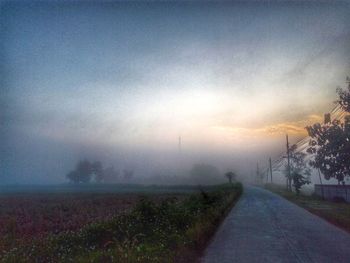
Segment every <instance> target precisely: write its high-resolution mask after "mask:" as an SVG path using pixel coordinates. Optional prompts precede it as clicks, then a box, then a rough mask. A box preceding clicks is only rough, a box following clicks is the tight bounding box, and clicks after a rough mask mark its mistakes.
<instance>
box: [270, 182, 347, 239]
mask: <svg viewBox="0 0 350 263" xmlns="http://www.w3.org/2000/svg"><path fill="white" fill-rule="evenodd" d="M265 187H266V188H267V189H269V190H270V191H272V192H274V193H277V194H279V195H281V196H282V197H284V198H285V199H288V200H289V201H291V202H293V203H295V204H296V205H298V206H300V207H302V208H304V209H306V210H308V211H309V212H311V213H313V214H315V215H317V216H319V217H321V218H323V219H325V220H327V221H328V222H330V223H332V224H334V225H336V226H338V227H340V228H342V229H344V230H346V231H348V232H349V233H350V206H349V204H346V203H335V202H330V201H325V200H322V199H321V198H320V197H318V196H315V195H311V196H306V195H303V194H300V195H295V194H293V193H291V192H290V191H286V190H285V188H284V187H282V186H277V185H274V184H267V185H266V186H265Z"/></svg>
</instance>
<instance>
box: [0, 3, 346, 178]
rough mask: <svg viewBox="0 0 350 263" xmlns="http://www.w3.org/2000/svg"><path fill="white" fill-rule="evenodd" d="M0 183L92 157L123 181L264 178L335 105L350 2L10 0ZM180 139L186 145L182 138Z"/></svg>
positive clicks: (2, 18)
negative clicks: (199, 170)
mask: <svg viewBox="0 0 350 263" xmlns="http://www.w3.org/2000/svg"><path fill="white" fill-rule="evenodd" d="M0 23H1V28H0V30H1V31H0V37H1V46H0V52H1V53H0V58H1V59H0V75H1V79H0V81H1V83H0V84H1V85H0V87H1V90H0V91H1V97H0V102H1V103H0V105H1V106H0V107H1V108H0V122H1V123H0V124H1V126H0V132H1V142H0V157H1V164H0V184H61V183H67V182H68V179H67V177H66V175H67V174H68V172H70V171H71V170H73V169H74V168H75V166H76V164H77V163H78V162H79V161H81V160H85V159H86V160H89V161H91V162H94V161H100V162H101V163H102V165H103V167H110V166H113V167H114V168H115V169H116V170H117V171H118V172H119V174H122V173H123V171H124V170H132V171H133V177H132V179H130V180H129V181H127V182H125V183H142V184H186V183H191V184H206V183H214V182H216V180H214V179H213V178H201V179H200V180H198V179H193V178H192V177H191V169H192V168H193V166H194V165H196V164H207V165H212V166H215V167H216V168H217V169H218V171H219V175H216V177H215V178H217V182H223V181H225V180H226V179H225V177H224V173H225V172H227V171H234V172H235V173H236V174H237V175H238V179H239V180H241V181H244V182H253V181H254V180H255V173H256V165H257V163H259V165H260V167H261V169H262V170H263V169H265V167H266V166H267V161H268V158H269V157H272V159H273V160H275V159H277V158H279V156H280V155H281V154H282V153H283V152H284V149H285V134H286V133H288V134H289V135H290V140H291V143H295V142H297V141H299V140H300V139H302V138H304V137H305V136H306V135H307V134H306V130H305V128H304V127H305V126H306V125H310V124H312V123H315V122H318V121H320V120H322V116H323V113H325V112H329V111H330V110H331V109H332V107H333V106H334V104H333V101H334V100H335V98H336V93H335V89H336V87H337V86H342V85H343V83H344V80H345V77H346V74H348V69H349V66H350V65H349V63H350V59H349V54H350V52H349V51H350V50H349V48H350V32H349V27H348V25H349V24H350V13H349V8H348V5H347V4H346V3H340V2H338V3H328V2H324V3H322V4H320V3H312V2H308V3H307V2H283V3H282V2H271V1H267V2H261V3H257V2H250V1H248V2H245V3H244V2H240V3H238V2H234V3H228V2H205V3H204V2H162V3H159V2H133V3H131V2H118V3H111V2H103V3H98V2H84V3H82V2H76V1H65V2H63V3H61V2H58V1H51V2H35V3H33V2H30V1H23V2H17V1H16V2H12V1H2V2H1V14H0ZM179 137H181V143H179Z"/></svg>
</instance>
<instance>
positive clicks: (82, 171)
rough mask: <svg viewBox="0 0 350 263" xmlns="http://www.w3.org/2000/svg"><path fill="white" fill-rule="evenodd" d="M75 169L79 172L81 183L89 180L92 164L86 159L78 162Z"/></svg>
mask: <svg viewBox="0 0 350 263" xmlns="http://www.w3.org/2000/svg"><path fill="white" fill-rule="evenodd" d="M76 171H77V172H78V173H79V181H80V182H82V183H88V182H90V179H91V175H92V165H91V163H90V162H89V161H88V160H83V161H80V162H78V164H77V167H76Z"/></svg>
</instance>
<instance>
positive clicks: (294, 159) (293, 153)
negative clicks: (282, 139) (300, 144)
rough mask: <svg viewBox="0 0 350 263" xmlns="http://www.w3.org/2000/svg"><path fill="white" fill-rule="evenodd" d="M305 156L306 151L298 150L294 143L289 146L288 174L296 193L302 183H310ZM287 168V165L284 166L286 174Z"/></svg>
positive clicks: (298, 191)
mask: <svg viewBox="0 0 350 263" xmlns="http://www.w3.org/2000/svg"><path fill="white" fill-rule="evenodd" d="M305 157H306V153H303V152H298V151H297V146H296V145H292V147H290V148H289V158H290V175H291V179H292V182H293V186H294V189H295V192H296V193H297V194H299V193H300V189H301V187H302V186H303V185H305V184H310V183H311V181H310V176H311V170H310V168H309V167H308V165H307V163H306V161H305ZM287 169H288V167H286V173H287V174H288V171H287Z"/></svg>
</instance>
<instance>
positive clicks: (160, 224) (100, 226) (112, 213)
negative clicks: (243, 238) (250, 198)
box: [0, 183, 242, 263]
mask: <svg viewBox="0 0 350 263" xmlns="http://www.w3.org/2000/svg"><path fill="white" fill-rule="evenodd" d="M241 192H242V185H240V184H239V183H237V184H226V185H217V186H208V187H204V188H201V189H198V190H197V191H196V192H192V193H186V194H185V193H183V194H180V193H168V194H164V193H157V194H150V193H148V194H147V195H143V196H140V194H139V193H135V194H115V193H113V194H102V193H93V194H92V193H90V194H87V193H65V194H64V193H60V194H58V193H55V194H44V193H41V194H39V193H37V194H28V193H27V194H3V195H2V196H0V203H1V207H0V211H1V214H0V220H1V221H0V222H1V225H0V229H1V236H2V238H1V239H0V245H1V248H0V261H1V262H16V263H17V262H45V263H46V262H128V263H130V262H167V263H168V262H190V261H191V262H197V261H198V260H199V258H200V255H201V253H202V251H203V250H204V248H205V246H206V244H207V242H208V240H209V239H210V237H211V236H212V234H213V233H214V231H215V229H216V228H217V226H218V224H219V222H220V220H221V219H222V218H223V217H224V215H225V213H226V212H227V211H228V210H229V209H230V208H231V207H232V205H233V204H234V202H235V200H237V199H238V197H239V196H240V193H241Z"/></svg>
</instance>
